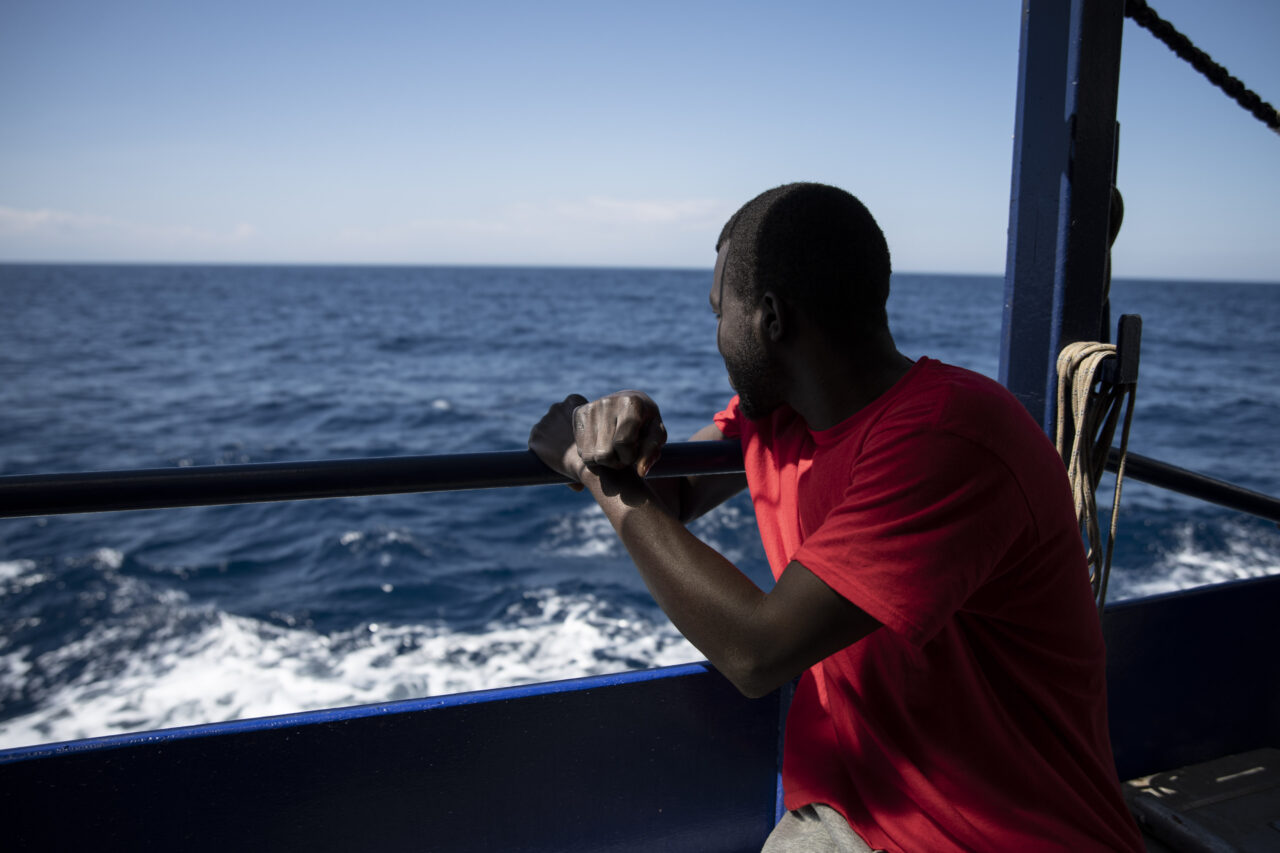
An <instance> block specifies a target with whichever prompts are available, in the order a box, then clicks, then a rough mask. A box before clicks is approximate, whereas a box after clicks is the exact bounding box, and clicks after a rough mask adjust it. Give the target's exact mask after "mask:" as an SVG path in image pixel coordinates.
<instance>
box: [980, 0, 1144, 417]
mask: <svg viewBox="0 0 1280 853" xmlns="http://www.w3.org/2000/svg"><path fill="white" fill-rule="evenodd" d="M1123 23H1124V8H1123V4H1122V3H1118V2H1115V0H1071V2H1070V3H1069V4H1068V3H1066V2H1063V0H1024V3H1023V10H1022V50H1021V54H1020V60H1019V66H1018V112H1017V118H1016V121H1015V126H1014V152H1013V189H1012V194H1011V199H1010V210H1009V249H1008V257H1007V263H1006V268H1005V314H1004V323H1003V327H1002V331H1001V341H1000V374H999V378H1000V381H1001V382H1003V383H1004V384H1005V386H1006V387H1008V388H1009V390H1010V391H1012V392H1013V394H1014V395H1015V396H1016V397H1017V398H1018V399H1019V400H1020V401H1022V404H1023V405H1024V406H1026V407H1027V409H1028V410H1029V411H1030V412H1031V414H1032V415H1033V416H1034V417H1035V418H1036V420H1037V421H1039V422H1040V423H1041V424H1042V425H1043V426H1044V428H1045V430H1046V432H1047V431H1049V430H1051V429H1052V426H1053V420H1054V418H1053V415H1054V412H1053V408H1054V396H1055V391H1056V383H1057V378H1056V361H1057V353H1058V352H1059V351H1060V350H1061V349H1062V347H1064V346H1066V345H1067V344H1069V343H1071V342H1073V341H1080V340H1097V339H1099V338H1100V337H1101V336H1103V334H1104V333H1103V331H1102V329H1101V322H1102V302H1103V295H1102V294H1103V288H1104V287H1105V282H1106V262H1107V248H1108V245H1107V237H1108V232H1107V229H1108V224H1109V221H1110V198H1111V187H1112V184H1113V178H1114V174H1115V143H1116V126H1115V114H1116V111H1115V107H1116V97H1117V91H1118V85H1119V74H1120V33H1121V29H1122V25H1123ZM1064 34H1066V35H1065V37H1064Z"/></svg>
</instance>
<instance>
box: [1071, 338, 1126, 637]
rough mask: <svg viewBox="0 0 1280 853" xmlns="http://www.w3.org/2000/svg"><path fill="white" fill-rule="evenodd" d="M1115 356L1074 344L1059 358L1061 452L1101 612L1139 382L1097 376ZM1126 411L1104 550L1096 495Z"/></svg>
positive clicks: (1111, 349) (1107, 348)
mask: <svg viewBox="0 0 1280 853" xmlns="http://www.w3.org/2000/svg"><path fill="white" fill-rule="evenodd" d="M1115 357H1116V348H1115V345H1114V344H1100V343H1093V342H1081V343H1076V344H1070V345H1068V346H1067V347H1065V348H1064V349H1063V350H1062V352H1061V353H1059V354H1058V432H1057V446H1058V453H1059V455H1061V456H1062V459H1063V461H1064V462H1065V463H1066V464H1067V475H1068V477H1070V479H1071V491H1072V495H1073V497H1074V499H1075V507H1076V519H1077V520H1078V521H1079V522H1080V530H1081V534H1082V536H1083V537H1084V542H1085V551H1086V555H1087V558H1088V565H1089V583H1090V585H1091V586H1092V587H1093V595H1094V600H1095V601H1096V602H1097V604H1098V610H1099V612H1101V611H1102V605H1103V603H1104V602H1105V601H1106V598H1107V580H1108V577H1109V576H1110V574H1111V554H1112V551H1113V549H1114V547H1115V540H1116V522H1117V519H1118V518H1119V514H1120V488H1121V485H1122V484H1123V482H1124V463H1125V457H1126V455H1127V453H1128V446H1129V424H1130V423H1131V422H1132V420H1133V401H1134V397H1135V395H1136V393H1137V385H1136V383H1129V384H1116V385H1113V384H1111V383H1109V382H1106V381H1104V380H1103V379H1102V378H1101V376H1099V373H1100V371H1101V369H1102V365H1103V363H1104V362H1106V361H1107V360H1108V359H1114V358H1115ZM1068 398H1069V399H1070V405H1071V418H1072V425H1073V428H1074V433H1075V437H1074V439H1073V441H1072V443H1071V449H1070V452H1069V453H1068V451H1067V448H1066V446H1065V439H1066V411H1067V407H1066V403H1067V400H1068ZM1122 407H1123V408H1124V426H1123V428H1122V429H1121V432H1120V464H1119V466H1117V469H1116V483H1115V492H1114V494H1113V496H1112V501H1111V526H1110V531H1109V532H1108V535H1107V539H1106V545H1105V548H1104V547H1103V541H1102V539H1101V536H1100V530H1099V527H1098V505H1097V499H1096V493H1097V489H1098V483H1099V482H1100V481H1101V480H1102V474H1103V472H1104V471H1105V470H1106V466H1107V454H1108V452H1109V451H1110V450H1111V442H1112V439H1113V438H1114V437H1115V432H1116V426H1117V424H1118V423H1119V421H1120V411H1121V408H1122Z"/></svg>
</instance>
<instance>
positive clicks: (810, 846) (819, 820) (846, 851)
mask: <svg viewBox="0 0 1280 853" xmlns="http://www.w3.org/2000/svg"><path fill="white" fill-rule="evenodd" d="M760 853H875V850H874V849H873V848H872V847H869V846H868V845H867V842H865V841H863V840H862V839H861V838H860V837H859V836H858V833H856V832H854V831H853V829H852V828H851V827H850V826H849V823H848V821H846V820H845V819H844V818H843V817H842V816H841V815H840V812H838V811H836V810H835V809H833V808H831V806H828V805H825V804H823V803H810V804H809V805H807V806H802V807H800V808H798V809H796V810H795V811H791V812H787V813H786V814H784V815H783V816H782V820H780V821H778V825H777V826H776V827H774V829H773V832H771V833H769V837H768V838H767V839H765V842H764V847H763V848H761V850H760Z"/></svg>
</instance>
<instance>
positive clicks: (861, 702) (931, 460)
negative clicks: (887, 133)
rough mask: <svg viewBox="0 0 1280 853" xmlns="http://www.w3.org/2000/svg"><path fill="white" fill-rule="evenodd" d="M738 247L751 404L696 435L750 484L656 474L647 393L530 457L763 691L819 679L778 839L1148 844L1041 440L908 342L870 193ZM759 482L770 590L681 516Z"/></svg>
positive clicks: (795, 194)
mask: <svg viewBox="0 0 1280 853" xmlns="http://www.w3.org/2000/svg"><path fill="white" fill-rule="evenodd" d="M716 248H717V258H716V267H715V273H714V277H713V282H712V289H711V294H710V300H711V308H712V310H713V311H714V312H715V313H716V315H717V317H718V319H719V325H718V329H717V342H718V345H719V348H720V353H721V355H722V356H723V358H724V361H725V366H726V367H727V368H728V372H729V380H730V383H731V384H732V385H733V387H734V389H735V390H736V391H737V396H735V397H734V398H733V400H732V401H730V403H729V405H728V406H727V407H726V408H725V409H724V410H723V411H722V412H720V413H719V414H718V415H716V416H715V419H714V422H713V423H712V424H711V425H709V426H707V427H705V428H704V429H702V430H700V431H699V432H698V433H697V434H696V435H695V436H694V438H695V439H697V440H705V439H719V438H737V439H738V440H739V441H740V442H741V443H742V448H743V455H744V460H745V467H746V474H745V477H743V476H728V477H725V476H721V477H702V478H687V479H684V480H678V481H656V482H654V483H646V482H645V481H644V480H643V479H642V478H643V475H644V474H645V473H646V472H647V471H648V469H649V467H650V466H651V465H652V464H653V462H654V461H655V460H656V458H657V455H658V453H659V452H660V450H661V447H662V444H663V442H664V441H665V439H666V431H665V429H664V428H663V426H662V421H661V418H660V416H659V413H658V409H657V406H656V405H654V403H653V401H652V400H650V399H649V398H648V397H647V396H645V395H644V394H642V393H640V392H636V391H624V392H619V393H618V394H613V395H610V396H608V397H605V398H603V399H601V400H597V401H595V402H594V403H588V402H587V401H586V399H585V398H582V397H579V396H577V395H573V396H570V397H569V398H567V399H566V400H565V401H564V402H563V403H559V404H556V405H555V406H553V407H552V408H551V410H550V411H549V412H548V413H547V416H546V417H544V418H543V420H542V421H541V422H540V423H539V424H538V425H537V426H536V427H534V430H533V432H532V434H531V436H530V442H529V443H530V447H531V448H532V449H533V450H534V451H535V452H537V453H538V455H539V457H540V458H542V459H543V461H545V462H546V463H547V464H548V465H550V466H551V467H553V468H555V469H556V470H559V471H561V472H563V473H565V474H567V475H568V476H569V477H570V478H572V479H574V480H576V481H577V482H578V483H580V484H581V487H584V488H586V489H588V490H589V491H590V492H591V494H592V496H593V497H595V499H596V500H597V502H598V503H599V504H600V506H601V507H602V508H603V509H604V512H605V514H606V515H607V516H608V517H609V519H610V521H611V522H612V523H613V525H614V528H615V529H616V530H617V532H618V534H619V536H620V537H621V539H622V541H623V542H624V543H625V545H626V546H627V549H628V551H629V552H630V553H631V556H632V558H633V559H634V561H635V563H636V566H637V568H638V569H639V571H640V574H641V575H642V577H643V578H644V580H645V583H646V584H647V586H648V587H649V590H650V591H651V592H652V593H653V596H654V598H655V599H656V600H657V602H658V604H659V605H660V606H661V607H662V608H663V610H664V611H665V612H666V613H667V615H668V616H669V617H670V618H671V620H672V622H673V623H674V624H675V625H676V627H677V628H679V629H680V631H681V632H682V633H683V634H684V635H685V636H686V637H688V638H689V640H690V641H691V642H692V643H693V644H694V645H695V646H697V647H698V649H699V650H700V651H702V652H703V653H704V654H705V655H706V656H707V658H708V659H709V660H710V661H711V662H712V663H713V664H714V665H715V666H716V667H717V669H719V670H720V671H721V672H722V673H723V674H724V675H725V676H726V677H728V678H729V679H730V680H731V681H732V682H733V683H734V684H735V685H736V686H737V687H738V688H739V689H740V690H741V691H742V692H743V693H745V694H747V695H749V696H759V695H763V694H765V693H768V692H769V691H771V690H773V689H774V688H776V687H778V686H779V685H781V684H783V683H785V682H787V681H789V680H791V679H792V678H794V677H796V676H800V681H799V684H798V686H797V688H796V694H795V698H794V701H793V702H792V705H791V711H790V713H789V716H788V719H787V729H786V737H785V746H784V754H783V787H784V791H785V799H786V806H787V808H788V809H790V810H791V811H790V812H789V814H788V815H787V816H786V817H784V818H783V821H782V822H781V823H780V824H779V825H778V828H777V829H776V830H775V831H774V833H773V834H772V835H771V836H770V839H769V841H768V842H767V843H766V846H765V850H766V851H770V853H772V851H787V850H819V849H831V850H869V849H880V850H890V851H947V850H1000V851H1004V850H1009V851H1036V850H1073V851H1082V850H1142V842H1141V840H1140V837H1139V835H1138V832H1137V828H1136V826H1135V824H1134V823H1133V820H1132V819H1131V818H1130V817H1129V815H1128V812H1127V811H1126V810H1125V807H1124V804H1123V801H1122V799H1121V795H1120V789H1119V785H1118V782H1117V780H1116V778H1115V770H1114V765H1113V762H1112V757H1111V747H1110V743H1109V741H1108V736H1107V718H1106V695H1105V679H1104V671H1103V665H1104V660H1103V646H1102V634H1101V628H1100V626H1099V624H1098V619H1097V615H1096V612H1095V611H1094V607H1093V598H1092V593H1091V591H1090V588H1089V583H1088V574H1087V571H1086V568H1085V559H1084V553H1083V548H1082V545H1081V540H1080V536H1079V530H1078V527H1077V525H1076V521H1075V514H1074V510H1073V507H1072V502H1071V497H1070V492H1069V489H1068V485H1067V480H1066V474H1065V471H1064V469H1063V466H1062V463H1061V461H1060V460H1059V459H1058V458H1057V455H1056V453H1055V452H1054V449H1053V447H1052V445H1050V444H1049V442H1048V440H1047V439H1046V437H1045V436H1044V434H1043V433H1042V432H1041V431H1040V429H1039V427H1038V425H1037V424H1036V423H1035V421H1034V420H1032V418H1031V417H1030V416H1029V415H1028V414H1027V413H1026V411H1025V410H1024V409H1023V408H1022V407H1021V406H1020V405H1019V404H1018V403H1017V401H1016V400H1015V399H1014V398H1013V397H1012V396H1011V395H1010V394H1009V393H1008V392H1007V391H1005V389H1004V388H1002V387H1001V386H1000V385H998V384H997V383H995V382H992V381H991V380H988V379H985V378H983V377H981V376H979V375H977V374H974V373H972V372H969V371H966V370H963V369H960V368H956V367H950V366H948V365H944V364H941V363H939V362H936V361H932V360H930V359H920V360H919V361H916V362H912V361H911V360H910V359H908V358H906V357H905V356H903V355H902V354H901V353H899V352H898V350H897V348H896V347H895V345H894V342H893V338H892V336H891V334H890V332H889V327H888V322H887V319H886V315H885V310H884V305H885V300H886V298H887V296H888V286H889V270H890V266H889V254H888V248H887V246H886V245H885V241H884V236H883V234H882V233H881V232H880V229H879V227H878V226H877V225H876V223H875V221H874V219H872V217H871V214H870V213H868V212H867V210H866V208H865V207H863V206H862V204H861V203H860V202H859V201H858V200H857V199H855V198H854V197H853V196H851V195H849V194H848V193H845V192H843V191H842V190H838V189H835V188H833V187H826V186H822V185H819V184H790V185H787V186H784V187H778V188H776V189H773V190H770V191H768V192H766V193H763V194H762V195H760V196H758V197H757V198H755V199H753V200H752V201H750V202H748V203H747V204H746V205H745V206H743V208H742V209H741V210H739V211H738V212H737V213H736V214H735V215H734V216H733V218H731V219H730V220H729V222H728V224H726V226H725V228H724V231H723V232H722V233H721V236H720V240H719V242H718V244H717V247H716ZM744 485H746V486H748V487H749V488H750V491H751V497H752V501H753V502H754V505H755V510H756V520H757V524H758V527H759V530H760V536H761V540H762V541H763V543H764V548H765V553H766V555H767V556H768V558H769V563H770V566H771V567H772V570H773V574H774V577H775V578H776V581H777V582H776V584H775V585H774V587H773V589H772V590H770V591H769V592H767V593H766V592H762V591H761V590H760V589H758V588H757V587H756V586H755V585H754V584H753V583H752V582H751V581H750V580H748V579H747V578H746V576H745V575H743V574H742V573H741V572H740V571H738V569H736V568H735V567H734V566H733V565H732V564H730V563H729V562H728V561H727V560H726V559H725V558H724V557H722V556H721V555H720V554H718V553H716V552H715V551H714V550H712V549H711V548H710V547H708V546H707V545H705V544H703V543H702V542H701V541H699V540H698V539H697V538H696V537H694V536H693V535H692V534H690V533H689V532H688V531H687V530H686V529H685V527H684V526H683V523H684V522H685V521H687V520H688V519H690V518H693V517H696V516H697V515H699V514H701V513H703V512H705V511H707V510H708V509H710V508H711V507H713V506H715V505H717V504H718V503H720V502H722V501H723V500H725V499H726V498H728V497H729V496H730V495H732V494H734V493H736V492H737V491H739V490H740V489H741V488H742V487H743V486H744Z"/></svg>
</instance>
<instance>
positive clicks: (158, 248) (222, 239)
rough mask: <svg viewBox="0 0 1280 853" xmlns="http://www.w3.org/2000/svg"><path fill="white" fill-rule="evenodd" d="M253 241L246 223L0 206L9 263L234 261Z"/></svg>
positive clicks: (0, 244) (1, 241)
mask: <svg viewBox="0 0 1280 853" xmlns="http://www.w3.org/2000/svg"><path fill="white" fill-rule="evenodd" d="M257 237H258V231H257V229H256V228H254V226H252V225H250V224H248V223H245V222H241V223H237V224H235V225H233V226H231V227H230V228H229V229H226V230H217V229H209V228H197V227H194V226H191V225H183V224H173V225H156V224H151V223H142V222H133V221H130V220H126V219H116V218H113V217H109V216H98V215H95V214H87V213H75V212H68V211H62V210H49V209H40V210H22V209H18V208H13V207H4V206H0V258H8V259H14V260H44V259H49V260H86V259H93V260H158V259H166V260H167V259H179V260H181V259H202V258H207V257H222V256H226V255H234V254H235V253H236V252H240V251H243V250H244V249H245V248H246V247H247V246H248V245H249V244H251V243H253V242H254V241H255V240H256V238H257Z"/></svg>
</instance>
